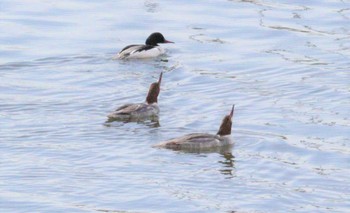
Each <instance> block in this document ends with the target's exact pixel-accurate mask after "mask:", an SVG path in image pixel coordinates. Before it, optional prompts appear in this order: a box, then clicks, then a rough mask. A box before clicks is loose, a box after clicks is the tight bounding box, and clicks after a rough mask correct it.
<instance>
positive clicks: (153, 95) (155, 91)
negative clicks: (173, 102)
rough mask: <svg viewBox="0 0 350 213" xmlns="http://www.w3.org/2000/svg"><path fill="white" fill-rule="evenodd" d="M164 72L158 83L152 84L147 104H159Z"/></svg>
mask: <svg viewBox="0 0 350 213" xmlns="http://www.w3.org/2000/svg"><path fill="white" fill-rule="evenodd" d="M162 76H163V72H161V73H160V75H159V79H158V82H154V83H152V84H151V86H150V87H149V90H148V94H147V98H146V102H147V103H148V104H153V103H158V95H159V92H160V84H161V82H162Z"/></svg>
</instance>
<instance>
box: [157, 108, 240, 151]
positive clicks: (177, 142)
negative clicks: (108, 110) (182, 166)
mask: <svg viewBox="0 0 350 213" xmlns="http://www.w3.org/2000/svg"><path fill="white" fill-rule="evenodd" d="M234 108H235V105H233V106H232V109H231V112H230V114H228V115H226V116H225V117H224V118H223V120H222V122H221V125H220V128H219V131H218V132H217V133H216V134H215V135H214V134H207V133H192V134H187V135H184V136H182V137H178V138H174V139H171V140H168V141H164V142H162V143H159V144H156V145H154V146H153V147H156V148H166V149H173V150H201V149H210V148H216V147H221V146H225V145H231V144H233V141H232V139H231V128H232V117H233V113H234Z"/></svg>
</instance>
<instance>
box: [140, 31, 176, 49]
mask: <svg viewBox="0 0 350 213" xmlns="http://www.w3.org/2000/svg"><path fill="white" fill-rule="evenodd" d="M159 43H174V42H172V41H167V40H166V39H165V38H164V36H163V35H162V34H161V33H158V32H155V33H152V34H151V35H150V36H148V38H147V40H146V44H147V45H152V46H157V45H158V44H159Z"/></svg>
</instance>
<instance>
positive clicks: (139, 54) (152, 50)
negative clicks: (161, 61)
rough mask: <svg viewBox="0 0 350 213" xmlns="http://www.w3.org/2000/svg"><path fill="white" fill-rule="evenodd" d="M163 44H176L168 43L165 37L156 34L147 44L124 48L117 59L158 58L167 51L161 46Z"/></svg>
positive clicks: (148, 39) (153, 34)
mask: <svg viewBox="0 0 350 213" xmlns="http://www.w3.org/2000/svg"><path fill="white" fill-rule="evenodd" d="M161 43H174V42H172V41H168V40H166V39H165V38H164V36H163V35H162V34H161V33H159V32H155V33H152V34H151V35H150V36H148V38H147V39H146V42H145V44H132V45H128V46H126V47H124V48H123V49H122V50H121V51H120V52H119V53H118V54H117V56H116V58H117V59H129V58H152V57H157V56H159V55H161V54H163V53H165V50H164V49H163V48H162V47H161V46H159V45H158V44H161Z"/></svg>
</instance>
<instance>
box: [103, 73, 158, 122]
mask: <svg viewBox="0 0 350 213" xmlns="http://www.w3.org/2000/svg"><path fill="white" fill-rule="evenodd" d="M162 76H163V73H162V72H161V73H160V76H159V79H158V82H154V83H152V84H151V86H150V87H149V90H148V94H147V97H146V101H145V102H144V103H136V104H125V105H123V106H121V107H119V108H117V109H116V110H115V111H114V112H112V113H110V114H109V115H108V118H109V120H143V119H150V118H155V117H158V113H159V107H158V95H159V92H160V84H161V82H162Z"/></svg>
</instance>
